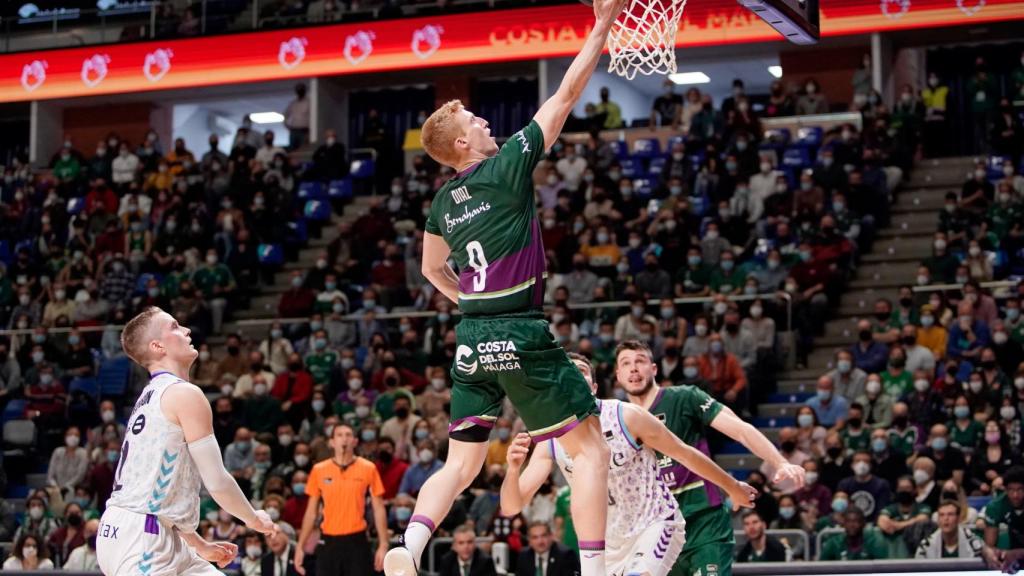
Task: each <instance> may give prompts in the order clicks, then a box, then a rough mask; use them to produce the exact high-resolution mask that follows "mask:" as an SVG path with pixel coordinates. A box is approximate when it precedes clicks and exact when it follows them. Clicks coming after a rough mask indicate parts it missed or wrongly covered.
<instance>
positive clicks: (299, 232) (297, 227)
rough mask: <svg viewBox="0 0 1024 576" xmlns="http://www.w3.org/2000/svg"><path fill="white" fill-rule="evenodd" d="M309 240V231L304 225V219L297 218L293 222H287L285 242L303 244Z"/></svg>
mask: <svg viewBox="0 0 1024 576" xmlns="http://www.w3.org/2000/svg"><path fill="white" fill-rule="evenodd" d="M307 240H309V231H308V229H307V226H306V220H305V219H303V218H299V219H298V220H295V221H293V222H289V223H288V235H287V236H286V237H285V242H286V243H287V244H292V245H295V244H298V245H302V244H305V243H306V241H307Z"/></svg>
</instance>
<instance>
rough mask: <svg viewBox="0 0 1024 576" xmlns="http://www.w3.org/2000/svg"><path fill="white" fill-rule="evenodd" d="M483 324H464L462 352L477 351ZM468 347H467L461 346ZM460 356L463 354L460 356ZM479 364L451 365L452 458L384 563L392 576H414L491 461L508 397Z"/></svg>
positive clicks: (427, 487)
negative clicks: (491, 441)
mask: <svg viewBox="0 0 1024 576" xmlns="http://www.w3.org/2000/svg"><path fill="white" fill-rule="evenodd" d="M477 323H478V321H474V320H471V319H463V321H462V322H461V323H459V326H458V328H456V335H457V341H458V342H460V345H459V346H458V349H459V350H460V352H461V350H463V349H470V350H472V349H474V348H475V346H476V342H475V337H476V333H477V332H479V330H478V329H476V327H475V326H474V325H475V324H477ZM462 342H465V344H462ZM460 356H461V354H460ZM485 374H487V373H486V372H485V371H484V370H481V369H479V365H478V364H476V363H475V362H474V363H473V364H472V365H470V364H468V363H462V362H459V361H458V357H457V361H456V363H455V365H454V366H452V372H451V375H452V401H451V416H452V423H451V426H449V428H448V438H449V440H448V459H447V460H445V463H444V466H442V467H441V469H440V470H438V471H437V472H436V473H435V474H434V475H433V476H431V477H430V478H429V479H427V481H426V483H424V484H423V487H422V488H421V489H420V492H419V495H418V497H417V498H416V508H415V510H413V515H412V518H411V519H410V520H409V525H408V526H407V527H406V529H405V535H404V538H403V546H400V547H398V548H394V549H392V550H390V551H388V554H387V556H386V557H385V558H384V572H385V574H386V575H387V576H415V574H416V572H417V567H418V566H419V564H420V557H421V556H422V555H423V549H424V548H426V546H427V542H429V541H430V536H431V534H433V533H434V530H435V529H436V528H437V525H438V524H440V523H441V520H443V519H444V517H445V516H447V515H448V511H449V510H450V509H451V507H452V503H453V502H455V498H456V497H458V495H459V494H461V493H462V492H463V491H464V490H465V489H466V488H468V487H469V485H470V483H472V482H473V479H474V478H476V476H477V474H479V473H480V469H481V468H482V467H483V465H484V459H485V458H486V457H487V440H488V437H489V436H490V433H491V429H492V428H493V427H494V421H495V420H496V419H497V415H498V413H499V412H500V410H501V402H502V399H503V398H504V396H505V394H504V392H503V391H502V390H501V387H500V386H499V385H498V383H497V382H495V381H494V380H493V379H492V378H491V377H490V375H489V374H488V375H487V376H485Z"/></svg>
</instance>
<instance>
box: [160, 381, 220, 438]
mask: <svg viewBox="0 0 1024 576" xmlns="http://www.w3.org/2000/svg"><path fill="white" fill-rule="evenodd" d="M160 409H161V410H163V413H164V416H165V417H166V418H167V420H169V421H170V422H171V423H173V424H177V425H178V426H181V430H182V432H183V433H184V435H185V442H195V441H196V440H199V439H201V438H205V437H207V436H209V435H211V434H213V411H212V410H210V401H209V400H207V399H206V395H205V394H203V391H202V390H200V389H199V387H198V386H196V385H195V384H190V383H184V382H183V383H180V384H174V385H173V386H170V387H169V388H167V390H166V391H165V392H164V394H163V396H162V397H161V398H160Z"/></svg>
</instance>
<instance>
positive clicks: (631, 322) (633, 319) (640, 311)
mask: <svg viewBox="0 0 1024 576" xmlns="http://www.w3.org/2000/svg"><path fill="white" fill-rule="evenodd" d="M646 322H650V323H651V324H654V325H657V323H658V320H657V319H656V318H655V317H654V316H652V315H650V314H647V313H646V300H644V299H643V298H634V299H633V301H632V303H631V304H630V308H629V311H628V312H626V313H625V314H623V315H622V316H619V318H618V319H617V320H616V321H615V340H616V341H617V342H622V341H623V340H629V339H636V338H639V337H640V335H641V333H642V326H643V324H644V323H646Z"/></svg>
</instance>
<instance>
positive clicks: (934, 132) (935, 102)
mask: <svg viewBox="0 0 1024 576" xmlns="http://www.w3.org/2000/svg"><path fill="white" fill-rule="evenodd" d="M948 97H949V86H946V85H945V83H943V82H942V79H941V78H940V77H939V75H938V74H937V73H936V72H930V73H929V74H928V86H927V87H925V89H924V90H922V91H921V101H922V104H923V105H924V108H925V117H924V128H923V130H924V132H923V137H922V143H923V144H924V152H925V155H926V156H927V157H928V158H936V157H941V156H944V155H945V152H946V150H947V149H948V144H947V142H948V141H949V138H948V137H947V132H946V130H947V128H946V106H947V104H946V101H947V99H948Z"/></svg>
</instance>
